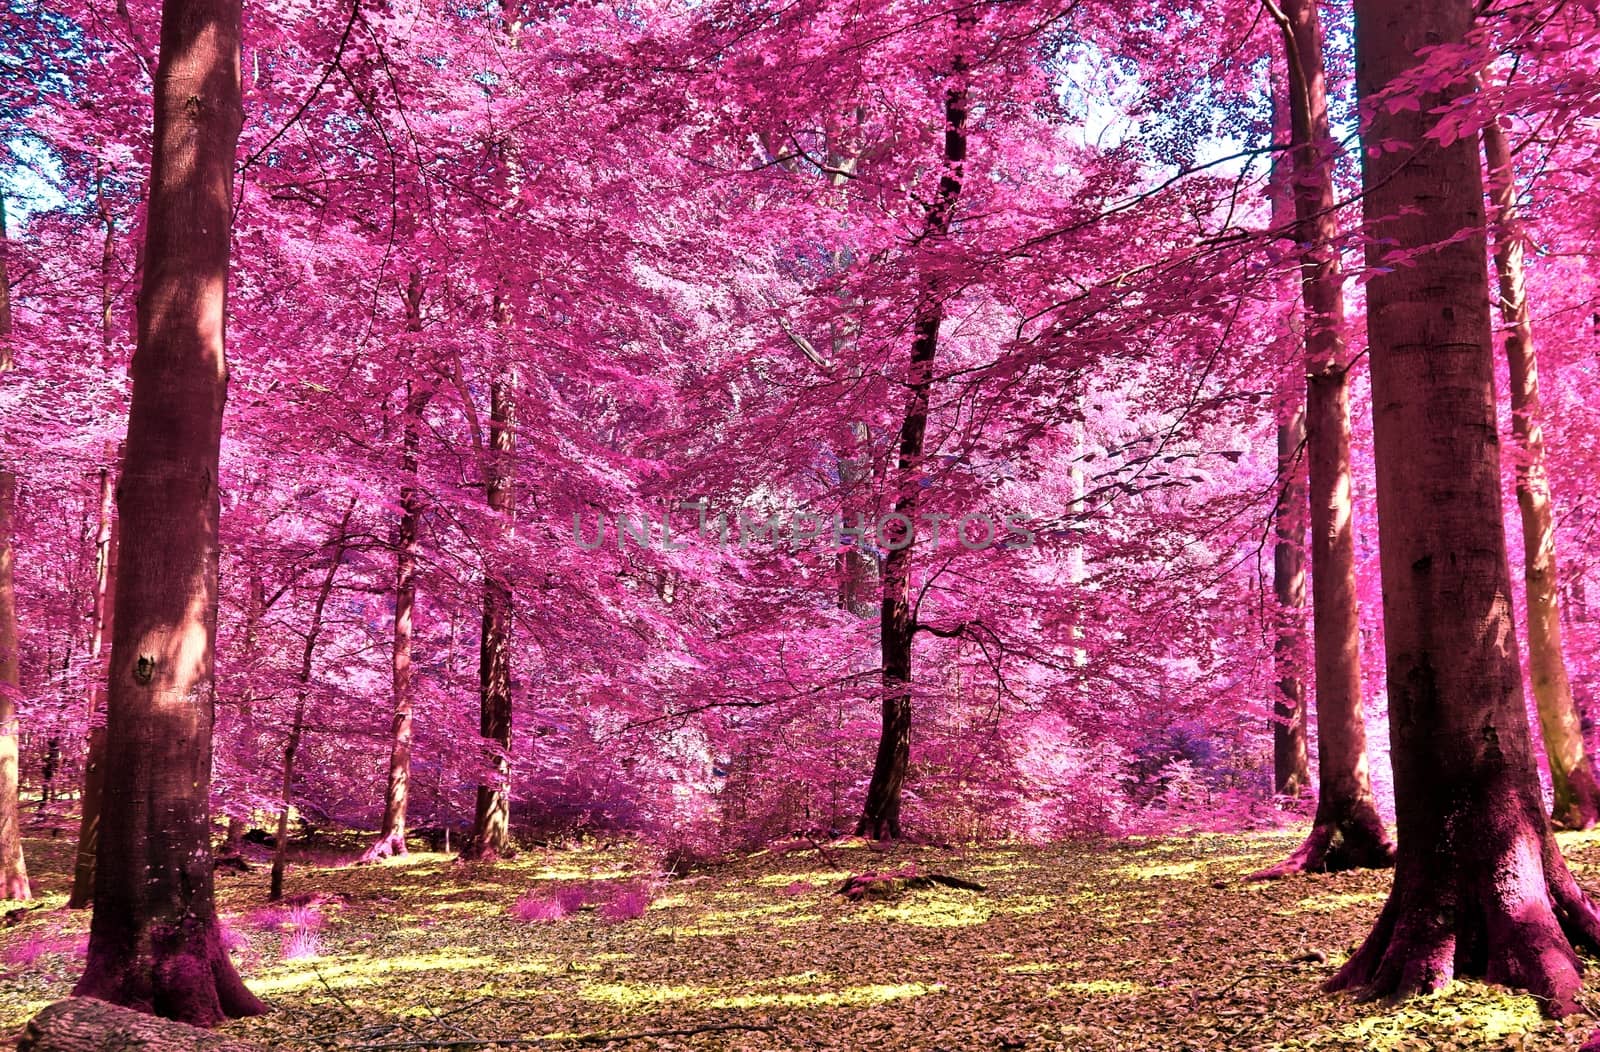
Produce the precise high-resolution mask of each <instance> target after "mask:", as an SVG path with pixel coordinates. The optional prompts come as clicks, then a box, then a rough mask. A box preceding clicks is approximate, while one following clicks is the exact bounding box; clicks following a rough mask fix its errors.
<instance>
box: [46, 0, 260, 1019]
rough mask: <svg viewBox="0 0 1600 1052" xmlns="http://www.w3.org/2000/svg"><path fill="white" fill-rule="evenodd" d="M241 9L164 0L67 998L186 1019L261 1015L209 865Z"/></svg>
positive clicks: (221, 2)
mask: <svg viewBox="0 0 1600 1052" xmlns="http://www.w3.org/2000/svg"><path fill="white" fill-rule="evenodd" d="M239 21H240V8H239V3H238V0H165V2H164V4H163V6H162V13H161V64H160V67H159V68H158V70H157V72H156V82H155V135H154V139H153V141H154V148H153V152H152V168H151V174H150V201H149V213H148V220H147V222H146V227H145V231H146V233H145V238H146V250H145V261H144V262H145V267H144V279H143V283H142V287H141V289H140V293H139V339H138V344H137V350H136V351H135V353H134V358H133V365H132V369H131V374H132V378H133V393H132V400H131V404H130V408H129V415H128V443H127V458H126V462H125V464H124V470H123V475H122V479H121V480H120V482H119V483H118V486H117V510H118V513H119V517H120V518H121V520H122V526H123V531H122V538H121V540H122V550H121V552H120V554H119V567H118V569H119V573H120V578H121V579H120V580H119V581H118V587H117V590H116V604H115V605H116V613H115V617H114V618H113V626H112V631H113V641H112V647H111V675H110V679H109V684H110V696H109V705H108V711H107V728H106V742H107V748H106V763H105V776H106V794H105V800H104V810H103V814H102V821H101V833H100V845H99V864H98V865H97V867H96V873H95V909H94V918H93V920H92V921H91V923H90V929H89V954H88V961H87V963H86V965H85V968H84V974H83V978H82V979H80V980H79V981H78V985H77V988H76V990H75V993H77V994H78V995H81V996H86V997H97V998H99V999H101V1000H103V1001H110V1002H112V1003H113V1004H120V1005H125V1006H128V1007H132V1008H138V1009H141V1010H144V1011H148V1012H153V1013H155V1014H158V1015H163V1016H168V1017H170V1018H174V1019H178V1020H181V1021H184V1022H188V1023H193V1024H197V1025H211V1024H215V1023H217V1022H219V1021H220V1020H222V1019H224V1018H227V1017H229V1016H242V1015H251V1014H255V1013H258V1012H261V1011H264V1010H265V1007H264V1006H263V1005H262V1004H261V1002H260V1001H258V1000H257V999H256V997H255V996H254V995H253V994H251V993H250V991H249V990H247V989H245V986H244V983H243V982H241V981H240V979H239V976H238V973H237V972H235V971H234V967H233V963H232V962H231V961H230V960H229V959H228V954H227V951H226V950H225V949H224V948H223V946H222V942H221V939H220V937H219V931H218V924H217V916H216V907H215V904H214V899H213V896H212V874H211V807H210V787H211V727H212V718H213V712H214V707H215V700H216V699H215V684H214V681H213V655H214V652H215V645H216V626H217V557H218V543H217V517H218V478H217V472H218V453H219V449H220V444H221V434H222V408H223V403H224V401H225V399H226V397H227V380H228V373H227V364H226V358H225V356H224V331H223V330H224V323H225V318H226V315H227V283H228V248H229V244H228V242H229V227H230V224H231V219H232V188H233V165H234V156H235V152H236V149H237V145H238V136H239V124H240V120H241V117H242V113H241V108H240V98H239Z"/></svg>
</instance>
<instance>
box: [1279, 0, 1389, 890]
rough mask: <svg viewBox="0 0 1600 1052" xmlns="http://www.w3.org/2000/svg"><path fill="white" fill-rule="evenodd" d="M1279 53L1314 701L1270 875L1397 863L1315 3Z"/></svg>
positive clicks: (1296, 20)
mask: <svg viewBox="0 0 1600 1052" xmlns="http://www.w3.org/2000/svg"><path fill="white" fill-rule="evenodd" d="M1274 14H1275V16H1277V17H1278V19H1279V24H1280V27H1281V28H1282V30H1283V38H1284V50H1285V53H1286V55H1287V57H1288V66H1289V77H1288V88H1289V121H1290V128H1291V147H1292V148H1291V150H1290V156H1291V158H1292V171H1293V183H1294V209H1295V241H1296V242H1297V243H1298V244H1299V246H1300V294H1301V298H1302V300H1303V304H1304V311H1305V315H1304V316H1305V339H1306V453H1307V459H1308V460H1309V462H1310V465H1309V466H1310V470H1309V472H1308V475H1309V486H1308V489H1309V496H1310V501H1311V609H1312V617H1311V622H1312V639H1313V652H1314V655H1315V658H1314V660H1315V683H1316V700H1317V780H1318V785H1319V789H1320V793H1319V795H1318V797H1317V811H1316V814H1315V816H1314V817H1313V818H1312V822H1311V832H1310V833H1309V834H1308V835H1307V837H1306V839H1305V842H1304V843H1302V844H1301V845H1300V847H1299V848H1297V849H1296V850H1295V851H1294V853H1293V854H1291V855H1290V856H1289V857H1288V858H1287V859H1285V860H1284V861H1283V862H1280V863H1279V864H1278V865H1276V866H1273V867H1271V868H1269V869H1265V870H1262V871H1261V872H1260V873H1257V874H1255V876H1256V877H1257V878H1273V877H1281V876H1286V875H1288V874H1290V873H1299V872H1313V873H1320V872H1331V871H1337V870H1345V869H1354V868H1357V867H1385V866H1390V865H1393V864H1394V845H1393V843H1392V842H1391V841H1390V840H1389V833H1388V830H1387V829H1385V828H1384V825H1383V819H1382V818H1380V817H1379V816H1378V807H1377V801H1376V799H1375V798H1374V797H1373V793H1372V779H1371V777H1370V776H1369V774H1368V772H1367V721H1366V711H1365V708H1364V706H1363V704H1362V697H1361V623H1360V617H1359V615H1358V613H1357V610H1356V560H1355V530H1354V523H1353V514H1352V508H1351V504H1350V491H1351V484H1350V361H1349V355H1348V352H1347V349H1346V347H1345V340H1344V273H1343V267H1342V265H1341V262H1340V258H1339V245H1338V237H1339V228H1338V222H1337V217H1336V213H1335V200H1334V193H1333V160H1334V151H1335V146H1334V143H1333V137H1332V136H1331V135H1330V134H1329V133H1328V98H1327V83H1326V76H1325V74H1324V71H1323V61H1322V27H1321V25H1320V23H1319V21H1318V18H1317V5H1316V2H1315V0H1283V3H1282V5H1281V6H1280V7H1278V8H1276V9H1275V10H1274Z"/></svg>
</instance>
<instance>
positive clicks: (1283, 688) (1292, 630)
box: [1272, 392, 1311, 797]
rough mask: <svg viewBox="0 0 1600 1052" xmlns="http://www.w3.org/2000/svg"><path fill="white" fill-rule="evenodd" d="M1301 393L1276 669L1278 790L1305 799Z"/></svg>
mask: <svg viewBox="0 0 1600 1052" xmlns="http://www.w3.org/2000/svg"><path fill="white" fill-rule="evenodd" d="M1299 402H1300V398H1299V393H1298V392H1296V393H1295V396H1294V399H1293V404H1292V405H1290V406H1288V407H1286V408H1285V409H1284V411H1283V412H1282V413H1281V414H1280V420H1279V422H1278V480H1279V483H1280V485H1281V487H1282V488H1281V489H1280V490H1279V493H1278V506H1277V508H1276V510H1275V512H1274V515H1273V530H1274V534H1275V536H1276V540H1275V543H1274V544H1273V548H1272V590H1273V594H1274V596H1275V597H1276V599H1277V601H1278V607H1277V616H1276V619H1275V620H1276V635H1275V638H1274V640H1273V645H1272V661H1273V666H1274V668H1275V669H1276V671H1277V673H1278V687H1277V695H1276V697H1275V698H1274V699H1273V706H1272V709H1273V711H1272V717H1273V718H1272V791H1273V792H1274V793H1278V794H1280V795H1282V796H1295V797H1297V796H1299V795H1300V794H1301V793H1303V792H1305V791H1306V790H1307V789H1309V788H1310V786H1311V760H1310V757H1309V756H1308V754H1307V747H1306V682H1305V670H1306V664H1307V662H1306V613H1305V607H1306V555H1305V539H1306V514H1305V508H1306V489H1305V476H1304V471H1303V469H1302V467H1301V464H1300V447H1301V446H1302V445H1303V444H1304V443H1305V437H1306V415H1305V410H1304V408H1302V407H1301V405H1300V404H1299Z"/></svg>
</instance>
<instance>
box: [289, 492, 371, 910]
mask: <svg viewBox="0 0 1600 1052" xmlns="http://www.w3.org/2000/svg"><path fill="white" fill-rule="evenodd" d="M355 510H356V502H355V499H354V498H351V500H350V503H349V505H348V506H347V507H346V508H345V510H344V518H342V519H340V520H339V533H338V535H337V536H336V537H335V538H334V541H333V554H332V558H331V559H329V561H328V572H327V573H326V574H324V575H323V577H322V587H321V588H319V589H317V599H316V602H314V603H313V604H312V605H311V625H310V627H309V628H308V629H307V630H306V642H305V647H304V649H302V650H301V651H300V674H299V677H298V679H299V682H300V687H299V693H298V694H297V695H296V697H295V702H294V722H293V723H291V724H290V725H289V739H288V741H287V742H285V744H284V747H283V796H282V799H281V801H280V803H279V804H278V840H277V843H275V844H274V845H273V848H272V879H271V882H270V884H269V887H268V890H267V901H268V902H277V901H278V900H279V899H281V898H283V871H284V867H285V866H286V865H287V863H288V859H289V808H290V806H291V805H292V803H293V801H294V762H295V758H296V757H297V756H298V755H299V753H300V741H301V739H302V738H303V737H304V735H305V729H306V702H307V699H308V697H309V696H310V693H311V662H312V659H313V658H314V657H316V653H317V639H318V638H319V637H320V636H321V635H322V615H323V612H324V611H326V610H327V608H328V597H329V596H331V595H332V594H333V582H334V580H335V579H336V578H337V577H338V576H339V565H340V564H341V563H343V562H344V551H345V545H346V543H347V539H348V537H349V536H350V516H351V515H352V514H354V513H355Z"/></svg>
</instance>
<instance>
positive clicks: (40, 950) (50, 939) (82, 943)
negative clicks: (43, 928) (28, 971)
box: [0, 933, 89, 968]
mask: <svg viewBox="0 0 1600 1052" xmlns="http://www.w3.org/2000/svg"><path fill="white" fill-rule="evenodd" d="M88 949H89V939H88V936H84V935H48V934H44V933H32V934H29V935H27V936H25V937H24V938H22V939H19V940H17V941H16V942H14V943H12V944H11V945H9V946H7V947H6V949H5V952H4V955H3V956H0V960H4V961H5V963H6V964H8V965H11V966H12V967H14V968H32V967H33V966H34V964H35V963H36V962H37V961H38V960H39V958H41V957H45V956H61V957H82V956H83V955H84V954H85V953H87V952H88Z"/></svg>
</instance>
